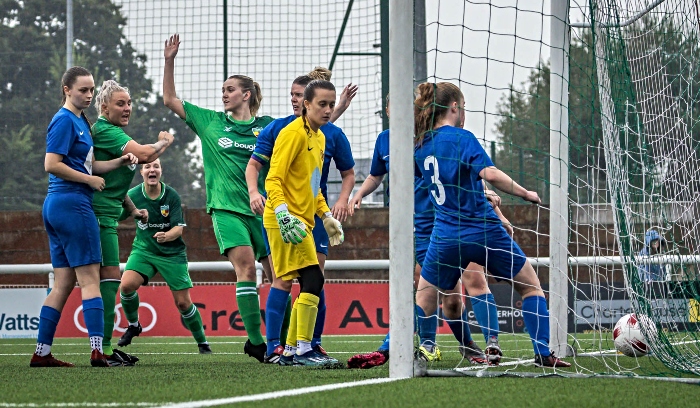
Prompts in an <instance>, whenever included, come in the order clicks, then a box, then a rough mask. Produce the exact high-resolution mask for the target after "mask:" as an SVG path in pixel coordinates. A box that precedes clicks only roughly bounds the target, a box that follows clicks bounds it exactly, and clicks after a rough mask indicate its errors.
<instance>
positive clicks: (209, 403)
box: [162, 378, 401, 408]
mask: <svg viewBox="0 0 700 408" xmlns="http://www.w3.org/2000/svg"><path fill="white" fill-rule="evenodd" d="M400 379H401V378H375V379H371V380H363V381H353V382H346V383H339V384H327V385H319V386H316V387H307V388H297V389H293V390H284V391H275V392H266V393H263V394H254V395H243V396H240V397H231V398H219V399H211V400H202V401H189V402H181V403H176V404H167V405H163V406H162V407H163V408H199V407H213V406H216V405H224V404H236V403H239V402H252V401H264V400H268V399H275V398H282V397H292V396H296V395H303V394H310V393H313V392H323V391H332V390H339V389H342V388H351V387H361V386H364V385H374V384H382V383H388V382H392V381H396V380H400Z"/></svg>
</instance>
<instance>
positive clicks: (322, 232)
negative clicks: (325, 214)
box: [261, 215, 330, 256]
mask: <svg viewBox="0 0 700 408" xmlns="http://www.w3.org/2000/svg"><path fill="white" fill-rule="evenodd" d="M314 221H315V222H316V225H314V229H313V230H312V231H311V234H312V235H313V236H314V243H316V252H320V253H322V254H323V255H325V256H328V245H329V243H330V239H329V238H328V233H327V232H326V228H325V227H324V226H323V221H321V219H320V218H319V217H318V215H314ZM261 227H262V226H261ZM262 231H263V240H264V241H265V251H267V252H266V253H267V255H270V240H269V239H268V238H267V230H266V229H265V227H262Z"/></svg>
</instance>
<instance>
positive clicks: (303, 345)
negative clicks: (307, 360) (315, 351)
mask: <svg viewBox="0 0 700 408" xmlns="http://www.w3.org/2000/svg"><path fill="white" fill-rule="evenodd" d="M309 351H311V342H310V341H301V340H297V354H299V355H302V354H306V353H308V352H309Z"/></svg>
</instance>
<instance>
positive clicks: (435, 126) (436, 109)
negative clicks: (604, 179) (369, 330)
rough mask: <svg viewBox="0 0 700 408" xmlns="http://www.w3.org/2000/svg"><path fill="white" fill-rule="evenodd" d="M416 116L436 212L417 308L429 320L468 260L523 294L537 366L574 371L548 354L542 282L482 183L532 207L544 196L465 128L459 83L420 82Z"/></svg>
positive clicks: (421, 164) (418, 158) (421, 165)
mask: <svg viewBox="0 0 700 408" xmlns="http://www.w3.org/2000/svg"><path fill="white" fill-rule="evenodd" d="M414 117H415V134H416V153H415V162H416V168H417V169H418V171H419V172H420V174H421V176H422V179H423V182H424V183H425V184H426V185H427V186H428V187H429V189H430V193H431V194H430V195H429V196H430V201H431V202H432V203H433V206H434V209H435V223H434V227H433V233H432V235H431V237H430V243H429V245H428V249H427V253H426V255H425V261H424V264H423V269H422V271H421V277H420V280H419V281H418V289H417V293H416V303H417V304H418V306H420V307H421V308H423V310H424V311H425V313H426V314H427V315H429V314H432V313H434V312H435V308H436V305H437V295H438V292H437V289H439V290H441V291H445V290H450V289H452V288H454V287H455V284H456V283H457V282H458V281H459V279H460V277H461V275H462V269H464V268H465V267H466V266H467V264H469V263H470V262H474V263H476V264H479V265H484V266H485V267H486V269H488V270H489V272H490V273H491V274H493V275H494V276H495V277H497V278H500V279H503V280H507V281H508V282H509V283H511V284H512V285H513V287H514V289H515V290H516V291H517V292H518V293H519V294H520V296H521V297H522V299H523V301H522V310H523V319H524V320H525V326H526V327H527V330H528V333H529V334H530V338H531V340H532V344H533V348H534V351H535V365H537V366H543V367H570V366H571V364H569V363H567V362H564V361H562V360H560V359H559V358H557V357H556V356H555V355H554V354H553V353H552V352H551V351H550V350H549V311H548V310H547V302H546V300H545V298H544V292H543V291H542V288H541V287H540V282H539V279H538V278H537V275H536V274H535V270H534V269H533V268H532V266H531V265H530V263H529V262H528V260H527V258H526V257H525V254H524V253H523V251H522V250H521V249H520V247H519V246H518V244H517V243H515V241H513V239H512V237H511V236H510V235H509V234H508V233H507V232H506V230H505V228H504V227H503V225H502V222H501V220H500V219H499V217H498V216H497V215H496V213H495V212H494V209H493V207H492V206H491V205H490V204H489V203H488V201H487V200H486V198H485V196H484V193H483V191H484V187H483V182H482V179H483V180H486V181H488V182H489V183H491V185H493V186H494V187H496V188H497V189H499V190H501V191H503V192H505V193H508V194H511V195H514V196H517V197H521V198H523V199H525V200H526V201H529V202H532V203H535V204H539V203H540V198H539V196H538V195H537V193H536V192H535V191H528V190H526V189H524V188H523V187H521V186H520V185H518V184H517V183H515V182H514V181H513V180H512V179H511V178H510V177H509V176H508V175H506V174H505V173H503V172H502V171H500V170H498V169H497V168H496V167H495V166H494V165H493V162H492V161H491V159H490V158H489V157H488V155H487V154H486V152H485V151H484V149H483V148H482V147H481V145H480V144H479V142H478V141H477V139H476V137H475V136H474V135H473V134H472V133H471V132H468V131H466V130H464V129H462V128H461V127H460V124H463V123H464V95H462V92H461V91H460V90H459V88H458V87H457V86H455V85H454V84H451V83H449V82H440V83H438V84H431V83H423V84H421V85H419V86H418V93H417V97H416V100H415V103H414ZM457 225H458V226H459V228H455V226H457Z"/></svg>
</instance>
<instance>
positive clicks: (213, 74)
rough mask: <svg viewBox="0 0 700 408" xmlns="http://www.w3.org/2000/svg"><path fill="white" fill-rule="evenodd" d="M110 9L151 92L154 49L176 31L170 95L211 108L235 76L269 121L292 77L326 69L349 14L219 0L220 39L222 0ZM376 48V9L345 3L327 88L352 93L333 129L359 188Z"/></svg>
mask: <svg viewBox="0 0 700 408" xmlns="http://www.w3.org/2000/svg"><path fill="white" fill-rule="evenodd" d="M116 3H117V4H119V5H121V6H122V13H123V14H124V15H125V17H126V18H127V21H128V23H127V25H126V26H125V33H126V37H127V38H128V39H129V40H130V41H131V42H132V44H133V45H134V47H135V48H137V49H138V50H140V51H141V52H144V53H145V54H146V55H147V56H148V62H147V66H148V74H149V77H150V78H152V80H153V83H154V88H155V89H156V90H159V89H161V87H162V85H161V84H162V72H163V57H162V54H163V42H164V40H165V39H166V38H168V36H169V35H170V34H173V33H176V32H177V33H179V34H180V38H181V41H182V46H181V48H180V53H179V54H178V57H177V61H176V69H175V83H176V85H177V92H178V96H179V97H181V98H183V99H186V100H188V101H191V102H192V103H194V104H196V105H198V106H202V107H206V108H209V109H220V107H221V101H220V99H221V98H220V91H219V90H220V88H221V83H222V82H223V80H224V79H225V77H227V76H229V75H234V74H243V75H247V76H250V77H252V78H253V79H254V80H255V81H256V82H258V83H259V84H260V86H261V87H262V94H263V101H262V104H261V108H260V111H259V113H258V115H269V116H272V117H274V118H279V117H285V116H288V115H290V114H292V109H291V105H290V102H289V99H290V97H289V91H290V87H291V83H292V80H293V79H294V78H296V77H297V76H299V75H302V74H306V73H307V72H309V71H311V70H312V69H313V68H314V67H315V66H324V67H328V66H329V65H330V62H331V60H332V59H333V57H334V51H335V47H336V42H337V41H338V37H339V35H340V32H341V27H342V25H343V20H344V17H345V15H346V11H347V10H348V2H346V1H332V2H321V3H318V4H312V3H310V2H308V1H302V0H299V1H277V0H266V1H252V0H251V1H236V2H233V1H228V2H227V16H226V17H227V21H226V23H227V26H226V27H227V28H226V37H227V38H224V2H223V0H217V1H203V2H200V3H198V4H197V6H196V7H194V6H193V5H192V3H191V2H187V1H148V2H144V1H129V0H117V1H116ZM155 21H157V22H158V23H154V22H155ZM380 43H381V38H380V10H379V3H378V2H376V1H367V0H358V1H353V2H352V7H351V8H350V13H349V14H348V20H347V22H346V26H345V30H344V32H343V35H342V37H341V38H340V43H339V47H338V50H337V55H336V56H335V59H334V65H333V67H332V68H333V77H332V78H331V81H332V82H333V83H334V84H335V86H336V88H337V89H338V94H340V91H342V89H343V87H344V86H345V85H347V84H349V83H353V84H357V85H359V91H358V94H357V96H356V97H355V99H353V101H352V105H351V109H348V110H347V112H346V113H345V114H344V115H343V116H342V117H341V118H340V119H339V120H338V121H337V122H336V124H337V125H338V126H340V127H341V128H342V129H343V130H344V132H345V134H346V135H347V136H348V139H349V140H350V143H351V147H352V151H353V155H354V157H355V159H356V161H357V164H358V166H357V167H356V172H357V173H358V174H357V179H358V182H360V183H361V182H362V180H363V179H364V177H365V176H366V175H367V174H368V173H369V160H368V158H371V155H372V149H373V147H374V139H375V138H376V135H377V134H378V133H379V132H380V131H381V130H382V116H381V114H382V81H381V57H380V54H379V46H380ZM224 48H226V49H227V55H226V63H225V61H224V58H225V56H224ZM224 71H226V72H224ZM196 143H199V142H198V141H197V142H196ZM331 173H332V174H331V177H330V185H329V194H330V197H329V198H330V200H331V201H332V202H334V201H335V199H336V197H337V192H339V190H340V185H339V184H337V180H339V179H340V177H339V175H338V174H337V172H335V171H333V172H331ZM378 194H379V195H381V194H382V192H381V190H380V191H379V192H378ZM376 201H378V202H381V201H382V200H381V199H377V200H376Z"/></svg>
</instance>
